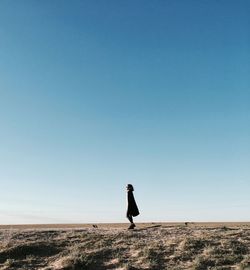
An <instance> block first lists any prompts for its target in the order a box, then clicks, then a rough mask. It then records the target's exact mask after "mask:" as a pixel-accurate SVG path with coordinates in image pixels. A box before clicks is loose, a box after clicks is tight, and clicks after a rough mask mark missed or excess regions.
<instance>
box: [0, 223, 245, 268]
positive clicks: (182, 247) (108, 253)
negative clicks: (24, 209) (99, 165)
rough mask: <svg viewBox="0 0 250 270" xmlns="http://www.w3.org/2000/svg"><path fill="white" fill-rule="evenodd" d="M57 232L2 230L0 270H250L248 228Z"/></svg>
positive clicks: (111, 227) (86, 228)
mask: <svg viewBox="0 0 250 270" xmlns="http://www.w3.org/2000/svg"><path fill="white" fill-rule="evenodd" d="M49 227H52V228H49ZM59 227H60V226H57V227H56V226H48V225H47V226H46V227H45V228H42V227H38V228H31V227H29V228H27V227H26V228H24V227H15V228H13V227H12V229H10V228H6V227H5V228H3V227H2V228H1V229H0V269H3V270H4V269H12V270H17V269H40V270H63V269H64V270H70V269H85V270H88V269H94V270H103V269H120V270H133V269H134V270H136V269H137V270H139V269H141V270H142V269H152V270H160V269H173V270H174V269H175V270H178V269H190V270H192V269H193V270H203V269H204V270H206V269H214V270H219V269H224V270H227V269H235V270H244V269H245V270H250V225H249V224H239V223H238V224H226V225H222V224H188V225H187V226H185V225H184V224H163V223H162V224H159V225H158V226H157V225H156V224H154V225H152V224H151V225H149V224H140V225H139V226H138V228H139V229H136V230H134V231H128V230H126V228H125V227H124V225H122V224H120V225H119V224H113V225H112V224H111V225H108V224H106V225H105V224H102V225H99V224H98V227H97V228H93V227H92V226H90V225H84V226H81V227H82V228H80V225H78V229H77V228H76V227H74V226H73V225H70V226H66V225H64V226H63V228H59ZM69 227H71V228H69Z"/></svg>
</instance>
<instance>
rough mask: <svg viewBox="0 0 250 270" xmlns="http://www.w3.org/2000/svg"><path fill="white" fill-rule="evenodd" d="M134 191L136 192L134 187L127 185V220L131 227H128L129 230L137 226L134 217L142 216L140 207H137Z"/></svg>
mask: <svg viewBox="0 0 250 270" xmlns="http://www.w3.org/2000/svg"><path fill="white" fill-rule="evenodd" d="M133 191H134V187H133V186H132V185H131V184H128V185H127V193H128V196H127V199H128V208H127V218H128V220H129V222H130V226H129V227H128V230H132V229H134V227H135V224H134V222H133V217H136V216H138V215H139V214H140V213H139V210H138V207H137V205H136V202H135V198H134V194H133Z"/></svg>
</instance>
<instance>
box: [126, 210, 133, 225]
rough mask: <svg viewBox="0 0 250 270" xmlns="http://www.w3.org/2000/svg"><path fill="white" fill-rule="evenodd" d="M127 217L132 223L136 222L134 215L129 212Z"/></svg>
mask: <svg viewBox="0 0 250 270" xmlns="http://www.w3.org/2000/svg"><path fill="white" fill-rule="evenodd" d="M127 219H128V220H129V222H130V223H134V222H133V216H132V215H131V214H130V213H129V212H127Z"/></svg>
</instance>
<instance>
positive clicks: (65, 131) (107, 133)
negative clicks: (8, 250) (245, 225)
mask: <svg viewBox="0 0 250 270" xmlns="http://www.w3.org/2000/svg"><path fill="white" fill-rule="evenodd" d="M249 14H250V1H248V0H237V1H236V0H209V1H208V0H202V1H200V0H189V1H186V0H177V1H176V0H171V1H170V0H166V1H151V0H143V1H142V0H140V1H139V0H138V1H134V0H133V1H117V0H107V1H100V0H99V1H95V0H91V1H90V0H89V1H76V0H75V1H65V0H61V1H51V0H44V1H35V0H33V1H27V0H22V1H7V0H2V1H1V2H0V223H1V224H8V223H57V222H72V223H73V222H126V219H125V210H126V192H125V186H126V184H127V183H132V184H134V186H135V197H136V200H137V202H138V206H139V209H140V211H141V215H140V216H139V217H138V218H136V221H250V211H249V209H250V196H249V194H250V169H249V167H250V166H249V164H250V76H249V74H250V30H249V29H250V17H249Z"/></svg>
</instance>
